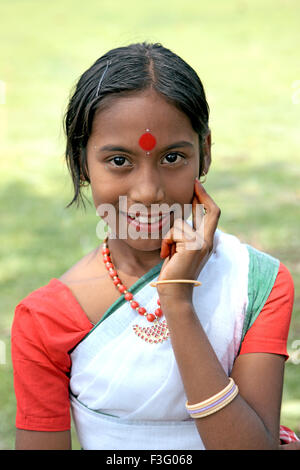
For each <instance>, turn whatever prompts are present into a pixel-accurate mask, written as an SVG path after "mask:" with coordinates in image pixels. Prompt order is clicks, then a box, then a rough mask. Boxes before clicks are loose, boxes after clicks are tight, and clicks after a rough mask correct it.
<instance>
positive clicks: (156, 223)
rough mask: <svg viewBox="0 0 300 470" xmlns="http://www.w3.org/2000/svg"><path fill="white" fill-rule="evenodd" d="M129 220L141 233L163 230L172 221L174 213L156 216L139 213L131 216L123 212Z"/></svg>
mask: <svg viewBox="0 0 300 470" xmlns="http://www.w3.org/2000/svg"><path fill="white" fill-rule="evenodd" d="M121 214H122V215H124V216H125V217H126V218H127V222H128V224H130V225H132V226H133V227H135V228H136V229H137V230H138V231H141V232H150V231H156V230H160V229H162V228H163V227H164V226H165V225H166V223H167V222H168V221H169V220H170V216H171V214H172V212H167V213H163V214H156V215H151V216H150V215H148V214H147V215H143V214H140V213H139V212H137V213H136V214H130V213H126V212H121Z"/></svg>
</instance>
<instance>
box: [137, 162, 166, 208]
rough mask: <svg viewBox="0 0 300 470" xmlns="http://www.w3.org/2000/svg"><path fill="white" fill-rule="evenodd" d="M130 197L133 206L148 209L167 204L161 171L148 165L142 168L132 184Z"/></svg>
mask: <svg viewBox="0 0 300 470" xmlns="http://www.w3.org/2000/svg"><path fill="white" fill-rule="evenodd" d="M129 196H130V199H131V202H132V203H133V204H143V205H144V206H146V207H150V206H151V204H161V203H163V202H165V189H164V184H163V181H162V178H161V177H160V174H159V171H157V169H156V168H153V167H151V168H150V167H149V166H148V165H145V166H143V168H140V169H139V171H138V172H136V174H135V175H134V180H133V181H132V182H131V184H130V191H129Z"/></svg>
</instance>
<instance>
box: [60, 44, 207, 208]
mask: <svg viewBox="0 0 300 470" xmlns="http://www.w3.org/2000/svg"><path fill="white" fill-rule="evenodd" d="M100 85H101V86H100ZM148 88H153V89H154V90H155V91H156V92H157V93H159V94H161V95H162V96H164V97H165V98H166V99H168V100H170V102H171V103H172V104H173V105H175V106H176V107H177V108H178V109H180V110H181V111H183V112H184V113H185V114H186V115H187V116H188V117H189V119H190V122H191V125H192V127H193V129H194V131H195V132H197V134H198V135H199V144H200V145H199V147H200V156H199V157H200V170H199V177H200V176H201V175H202V173H203V165H204V157H203V142H204V138H205V136H206V135H207V133H208V131H209V127H208V119H209V106H208V103H207V101H206V97H205V92H204V88H203V85H202V83H201V80H200V79H199V77H198V75H197V73H196V72H195V71H194V69H193V68H192V67H191V66H190V65H188V64H187V63H186V62H185V61H184V60H183V59H181V58H180V57H179V56H178V55H176V54H175V53H173V52H172V51H170V50H169V49H167V48H165V47H163V46H162V45H161V44H159V43H155V44H149V43H146V42H143V43H137V44H131V45H129V46H124V47H118V48H116V49H112V50H110V51H109V52H107V53H106V54H104V55H103V56H102V57H100V58H99V59H98V60H97V61H96V62H95V63H94V64H93V65H92V66H91V67H90V68H89V69H88V70H87V71H86V72H84V73H83V75H82V76H81V77H80V79H79V80H78V83H77V85H76V86H75V91H74V93H73V95H72V96H71V98H70V101H69V105H68V108H67V111H66V114H65V118H64V129H65V133H66V137H67V142H66V151H65V157H66V161H67V165H68V169H69V171H70V173H71V176H72V180H73V185H74V197H73V199H72V201H71V202H70V203H69V204H68V205H67V208H68V207H70V206H71V205H72V204H73V203H74V202H76V203H77V206H78V205H79V203H80V202H82V203H83V205H84V200H83V197H82V192H81V188H82V187H83V186H88V185H89V183H90V179H89V174H88V168H87V160H86V146H87V142H88V139H89V136H90V134H91V130H92V122H93V118H94V115H95V111H96V110H97V109H99V108H101V106H104V105H105V103H107V100H108V99H109V97H112V96H115V95H116V94H118V95H119V96H122V95H126V94H128V93H130V92H139V91H142V90H146V89H148Z"/></svg>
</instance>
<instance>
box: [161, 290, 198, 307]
mask: <svg viewBox="0 0 300 470" xmlns="http://www.w3.org/2000/svg"><path fill="white" fill-rule="evenodd" d="M193 288H194V286H193V285H190V284H181V285H178V284H177V285H175V284H165V285H160V286H157V293H158V296H159V299H160V304H161V307H162V308H163V305H167V306H169V305H172V306H174V305H176V306H177V305H181V306H182V305H190V306H193Z"/></svg>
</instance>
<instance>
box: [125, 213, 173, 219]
mask: <svg viewBox="0 0 300 470" xmlns="http://www.w3.org/2000/svg"><path fill="white" fill-rule="evenodd" d="M122 214H124V215H128V216H129V217H130V216H132V217H144V218H146V217H147V218H148V220H151V219H152V218H154V217H165V216H166V215H168V214H170V212H157V213H155V214H153V213H152V212H151V213H150V214H143V213H141V212H139V211H137V212H134V213H132V214H131V213H130V212H128V213H126V212H122Z"/></svg>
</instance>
